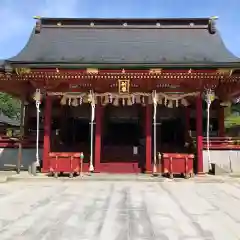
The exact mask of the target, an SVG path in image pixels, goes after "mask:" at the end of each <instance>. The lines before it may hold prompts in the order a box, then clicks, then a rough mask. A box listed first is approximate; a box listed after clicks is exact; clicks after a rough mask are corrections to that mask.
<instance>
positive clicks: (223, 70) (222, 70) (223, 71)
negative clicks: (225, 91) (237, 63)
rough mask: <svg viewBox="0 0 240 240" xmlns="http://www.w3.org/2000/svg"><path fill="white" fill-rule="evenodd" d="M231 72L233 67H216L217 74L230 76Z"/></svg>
mask: <svg viewBox="0 0 240 240" xmlns="http://www.w3.org/2000/svg"><path fill="white" fill-rule="evenodd" d="M232 72H233V69H229V68H219V69H217V73H218V74H224V75H229V76H231V75H232Z"/></svg>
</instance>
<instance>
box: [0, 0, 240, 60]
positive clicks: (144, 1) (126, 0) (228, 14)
mask: <svg viewBox="0 0 240 240" xmlns="http://www.w3.org/2000/svg"><path fill="white" fill-rule="evenodd" d="M35 15H38V16H43V17H105V18H107V17H113V18H114V17H123V18H124V17H141V18H147V17H154V18H157V17H159V18H163V17H209V16H219V20H218V29H219V30H220V31H221V34H222V37H223V40H224V42H225V44H226V46H227V47H228V48H229V50H230V51H232V52H233V53H234V54H235V55H237V56H239V57H240V0H0V22H1V29H0V34H1V35H0V59H4V58H5V59H6V58H8V57H12V56H14V55H16V54H17V53H18V52H19V51H20V50H21V49H22V48H23V47H24V45H25V44H26V42H27V40H28V38H29V35H30V32H31V31H32V28H33V26H34V24H35V21H34V20H33V16H35Z"/></svg>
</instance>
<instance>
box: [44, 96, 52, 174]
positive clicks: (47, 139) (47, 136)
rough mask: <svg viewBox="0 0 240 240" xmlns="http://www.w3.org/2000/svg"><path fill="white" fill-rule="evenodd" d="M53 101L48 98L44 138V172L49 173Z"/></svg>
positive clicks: (45, 110)
mask: <svg viewBox="0 0 240 240" xmlns="http://www.w3.org/2000/svg"><path fill="white" fill-rule="evenodd" d="M51 113H52V99H51V97H50V96H46V99H45V107H44V138H43V169H42V171H43V172H48V171H49V158H48V155H49V152H50V136H51V115H52V114H51Z"/></svg>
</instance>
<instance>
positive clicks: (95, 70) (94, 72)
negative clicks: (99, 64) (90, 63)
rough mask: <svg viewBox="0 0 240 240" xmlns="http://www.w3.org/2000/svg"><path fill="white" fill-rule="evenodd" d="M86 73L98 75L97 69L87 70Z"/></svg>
mask: <svg viewBox="0 0 240 240" xmlns="http://www.w3.org/2000/svg"><path fill="white" fill-rule="evenodd" d="M87 73H89V74H98V69H97V68H87Z"/></svg>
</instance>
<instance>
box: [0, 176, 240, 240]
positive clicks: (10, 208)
mask: <svg viewBox="0 0 240 240" xmlns="http://www.w3.org/2000/svg"><path fill="white" fill-rule="evenodd" d="M0 239H1V240H5V239H9V240H10V239H11V240H12V239H14V240H18V239H23V240H28V239H32V240H41V239H51V240H55V239H56V240H62V239H69V240H71V239H76V240H77V239H80V240H81V239H94V240H95V239H96V240H97V239H102V240H128V239H132V240H140V239H144V240H148V239H160V240H166V239H170V240H175V239H178V240H184V239H186V240H200V239H208V240H210V239H216V240H221V239H222V240H235V239H240V184H239V183H238V181H237V180H236V181H231V182H226V183H196V182H193V181H184V182H161V183H160V182H107V181H105V182H103V181H101V182H90V181H89V182H88V181H84V182H81V181H42V182H41V181H39V182H34V183H33V182H32V183H31V182H22V181H18V182H8V183H3V184H0Z"/></svg>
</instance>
